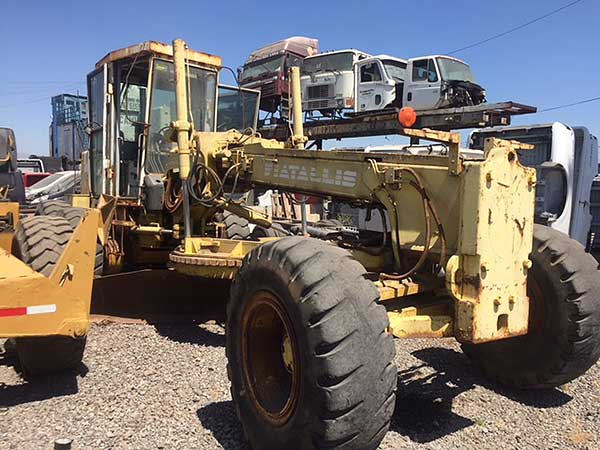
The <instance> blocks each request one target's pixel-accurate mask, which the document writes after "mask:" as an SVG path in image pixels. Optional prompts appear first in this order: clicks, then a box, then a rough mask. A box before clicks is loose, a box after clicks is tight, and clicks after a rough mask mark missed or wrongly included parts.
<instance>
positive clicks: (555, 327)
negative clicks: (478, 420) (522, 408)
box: [462, 225, 600, 389]
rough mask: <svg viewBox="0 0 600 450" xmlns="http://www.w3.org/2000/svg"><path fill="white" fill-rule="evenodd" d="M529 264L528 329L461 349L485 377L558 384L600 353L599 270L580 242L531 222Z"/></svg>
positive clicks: (531, 385)
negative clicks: (523, 334)
mask: <svg viewBox="0 0 600 450" xmlns="http://www.w3.org/2000/svg"><path fill="white" fill-rule="evenodd" d="M530 259H531V261H532V262H533V265H532V267H531V269H530V270H529V274H528V280H527V293H528V296H529V299H530V313H529V315H530V317H529V332H528V334H527V335H525V336H520V337H515V338H511V339H506V340H500V341H494V342H489V343H485V344H478V345H473V344H464V345H463V346H462V347H463V351H464V352H465V353H466V354H467V355H468V356H469V357H470V358H471V360H472V361H473V362H474V363H475V364H477V365H478V366H479V367H480V369H481V370H482V372H483V373H484V374H485V375H486V376H487V377H488V378H491V379H493V380H495V381H498V382H500V383H502V384H505V385H509V386H513V387H517V388H523V389H544V388H552V387H556V386H560V385H562V384H564V383H567V382H569V381H571V380H573V379H574V378H577V377H578V376H580V375H582V374H583V373H584V372H586V371H587V370H588V369H589V368H590V367H591V366H592V365H594V364H595V363H596V361H597V360H598V357H600V271H599V270H598V262H597V261H596V260H595V259H594V258H593V257H592V256H591V255H590V254H588V253H586V252H585V249H584V248H583V246H582V245H581V244H579V243H578V242H577V241H574V240H573V239H570V238H569V237H568V236H567V235H565V234H563V233H560V232H558V231H556V230H553V229H552V228H548V227H545V226H542V225H535V227H534V233H533V251H532V253H531V256H530Z"/></svg>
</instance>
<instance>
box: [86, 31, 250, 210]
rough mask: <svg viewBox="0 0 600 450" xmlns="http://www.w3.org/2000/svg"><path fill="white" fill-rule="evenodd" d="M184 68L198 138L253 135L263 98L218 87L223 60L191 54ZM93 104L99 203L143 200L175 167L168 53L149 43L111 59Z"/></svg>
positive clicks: (91, 87)
mask: <svg viewBox="0 0 600 450" xmlns="http://www.w3.org/2000/svg"><path fill="white" fill-rule="evenodd" d="M186 66H187V68H188V98H189V103H190V105H189V113H190V122H192V126H193V128H194V131H206V132H213V131H217V130H219V131H226V130H228V129H232V128H235V129H240V130H242V129H245V128H248V127H253V128H255V127H256V121H257V115H258V103H259V93H258V92H257V91H254V90H251V89H243V90H240V89H238V88H233V87H229V86H219V85H218V74H219V70H220V68H221V58H220V57H218V56H213V55H209V54H207V53H201V52H197V51H194V50H190V49H188V50H187V55H186ZM88 97H89V112H90V114H89V133H90V166H91V167H90V174H91V176H90V178H91V179H90V182H91V183H90V184H91V192H92V193H93V195H94V196H95V197H98V196H99V195H100V194H109V195H114V196H120V197H130V198H136V199H138V198H140V196H141V193H142V190H143V188H144V185H145V184H148V183H160V182H161V180H162V176H163V175H164V174H165V173H166V172H167V171H168V170H170V169H176V168H177V167H178V162H177V153H176V150H177V144H176V143H175V142H172V141H171V140H170V139H169V137H168V135H169V130H170V124H171V122H172V121H174V120H176V98H175V71H174V65H173V48H172V46H171V45H167V44H162V43H159V42H153V41H149V42H144V43H141V44H138V45H134V46H131V47H127V48H123V49H120V50H116V51H114V52H111V53H109V54H107V55H106V56H105V57H104V58H102V59H101V60H100V61H99V62H98V63H97V64H96V68H95V70H94V71H93V72H92V73H90V74H89V75H88ZM220 100H221V101H220ZM218 105H220V106H218Z"/></svg>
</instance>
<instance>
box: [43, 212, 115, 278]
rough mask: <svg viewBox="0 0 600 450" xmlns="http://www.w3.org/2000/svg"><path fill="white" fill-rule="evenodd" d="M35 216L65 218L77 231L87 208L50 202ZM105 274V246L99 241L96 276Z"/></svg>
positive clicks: (95, 261)
mask: <svg viewBox="0 0 600 450" xmlns="http://www.w3.org/2000/svg"><path fill="white" fill-rule="evenodd" d="M35 214H36V215H38V216H57V217H64V218H65V219H67V221H68V222H69V223H70V224H71V228H72V229H73V230H75V228H77V225H79V222H81V218H82V217H83V215H84V214H85V208H77V207H75V206H71V205H70V204H69V203H67V202H65V201H63V200H48V201H45V202H42V203H40V204H39V205H38V207H37V208H36V211H35ZM103 273H104V246H103V245H102V244H101V243H100V241H98V242H97V243H96V255H95V259H94V275H95V276H101V275H102V274H103Z"/></svg>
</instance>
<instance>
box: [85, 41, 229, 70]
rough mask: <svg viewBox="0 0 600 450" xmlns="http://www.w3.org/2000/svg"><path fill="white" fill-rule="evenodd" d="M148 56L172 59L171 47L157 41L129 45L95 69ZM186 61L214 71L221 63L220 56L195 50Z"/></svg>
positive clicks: (188, 52) (190, 52)
mask: <svg viewBox="0 0 600 450" xmlns="http://www.w3.org/2000/svg"><path fill="white" fill-rule="evenodd" d="M145 54H150V55H153V56H158V57H163V58H167V59H171V60H172V59H173V46H172V45H169V44H164V43H162V42H157V41H146V42H142V43H140V44H135V45H131V46H129V47H125V48H121V49H119V50H115V51H112V52H110V53H108V54H107V55H106V56H104V58H102V59H101V60H100V61H98V62H97V63H96V69H99V68H100V67H102V66H103V65H104V64H108V63H112V62H115V61H119V60H122V59H128V58H133V57H135V56H137V55H145ZM186 58H187V60H188V61H191V62H193V63H196V64H199V65H202V66H212V67H215V68H216V69H220V68H221V65H222V62H221V57H220V56H215V55H210V54H208V53H202V52H198V51H196V50H191V49H188V50H187V56H186Z"/></svg>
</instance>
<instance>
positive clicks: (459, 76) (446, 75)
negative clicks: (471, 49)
mask: <svg viewBox="0 0 600 450" xmlns="http://www.w3.org/2000/svg"><path fill="white" fill-rule="evenodd" d="M437 62H438V66H439V68H440V72H441V75H442V80H447V81H451V80H454V81H470V82H471V83H475V77H473V72H471V68H470V67H469V66H468V65H467V64H465V63H463V62H460V61H457V60H455V59H449V58H438V59H437Z"/></svg>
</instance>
